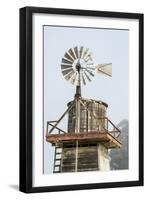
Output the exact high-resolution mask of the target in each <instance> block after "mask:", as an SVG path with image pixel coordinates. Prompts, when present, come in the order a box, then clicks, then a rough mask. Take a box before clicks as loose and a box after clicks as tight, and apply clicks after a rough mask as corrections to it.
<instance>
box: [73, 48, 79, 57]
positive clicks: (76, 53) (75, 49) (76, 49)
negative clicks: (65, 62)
mask: <svg viewBox="0 0 147 200" xmlns="http://www.w3.org/2000/svg"><path fill="white" fill-rule="evenodd" d="M74 51H75V55H76V58H79V57H78V47H77V46H76V47H74Z"/></svg>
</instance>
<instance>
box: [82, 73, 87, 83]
mask: <svg viewBox="0 0 147 200" xmlns="http://www.w3.org/2000/svg"><path fill="white" fill-rule="evenodd" d="M81 77H82V81H83V84H84V85H86V81H85V78H84V75H83V73H82V74H81Z"/></svg>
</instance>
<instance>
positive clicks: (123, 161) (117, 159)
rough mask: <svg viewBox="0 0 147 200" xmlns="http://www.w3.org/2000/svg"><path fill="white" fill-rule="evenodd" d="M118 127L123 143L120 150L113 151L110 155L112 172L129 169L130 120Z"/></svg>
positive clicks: (122, 122)
mask: <svg viewBox="0 0 147 200" xmlns="http://www.w3.org/2000/svg"><path fill="white" fill-rule="evenodd" d="M117 127H118V128H119V129H120V131H121V134H120V136H119V139H120V141H121V143H122V147H121V148H120V149H112V150H111V151H110V153H109V156H110V166H111V170H116V169H120V170H121V169H128V168H129V163H128V156H129V155H128V140H129V133H128V132H129V124H128V120H122V121H121V122H120V123H119V124H118V125H117Z"/></svg>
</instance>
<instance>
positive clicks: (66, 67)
mask: <svg viewBox="0 0 147 200" xmlns="http://www.w3.org/2000/svg"><path fill="white" fill-rule="evenodd" d="M67 69H72V66H68V65H61V70H67Z"/></svg>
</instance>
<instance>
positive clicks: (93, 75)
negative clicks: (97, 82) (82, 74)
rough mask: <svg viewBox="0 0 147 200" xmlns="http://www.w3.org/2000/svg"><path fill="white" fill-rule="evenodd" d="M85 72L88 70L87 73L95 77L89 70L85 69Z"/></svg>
mask: <svg viewBox="0 0 147 200" xmlns="http://www.w3.org/2000/svg"><path fill="white" fill-rule="evenodd" d="M85 70H86V72H88V73H89V74H90V75H91V76H93V77H94V74H93V73H92V71H90V70H89V69H85Z"/></svg>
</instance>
